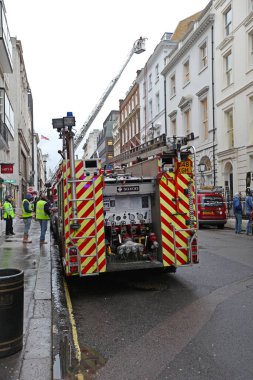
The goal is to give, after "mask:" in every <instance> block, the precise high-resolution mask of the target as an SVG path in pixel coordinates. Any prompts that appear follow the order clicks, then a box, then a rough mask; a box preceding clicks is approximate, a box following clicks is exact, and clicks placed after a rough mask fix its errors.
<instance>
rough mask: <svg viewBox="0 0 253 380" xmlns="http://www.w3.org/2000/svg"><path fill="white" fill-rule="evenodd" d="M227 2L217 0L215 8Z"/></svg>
mask: <svg viewBox="0 0 253 380" xmlns="http://www.w3.org/2000/svg"><path fill="white" fill-rule="evenodd" d="M225 2H226V0H217V1H216V3H215V4H214V8H215V9H218V8H220V7H221V6H222V5H223V4H224V3H225Z"/></svg>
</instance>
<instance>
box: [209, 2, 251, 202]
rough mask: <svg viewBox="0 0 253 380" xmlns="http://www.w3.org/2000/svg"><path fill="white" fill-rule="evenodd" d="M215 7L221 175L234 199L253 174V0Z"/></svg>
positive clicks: (217, 106) (218, 3)
mask: <svg viewBox="0 0 253 380" xmlns="http://www.w3.org/2000/svg"><path fill="white" fill-rule="evenodd" d="M213 6H214V12H215V24H216V28H215V58H216V73H215V99H216V122H217V126H218V128H217V139H218V149H217V157H218V168H219V172H218V175H219V181H220V182H221V183H222V184H223V186H225V187H226V188H227V190H228V192H229V193H230V195H231V196H232V194H233V193H234V192H237V191H242V192H245V188H246V173H247V172H253V1H250V0H240V1H238V0H230V1H227V0H216V1H214V4H213ZM251 187H253V185H252V182H251Z"/></svg>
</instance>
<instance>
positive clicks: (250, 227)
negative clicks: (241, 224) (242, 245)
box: [245, 188, 253, 235]
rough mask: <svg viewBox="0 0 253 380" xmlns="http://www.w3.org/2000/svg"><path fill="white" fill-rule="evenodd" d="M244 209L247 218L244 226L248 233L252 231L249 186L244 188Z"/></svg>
mask: <svg viewBox="0 0 253 380" xmlns="http://www.w3.org/2000/svg"><path fill="white" fill-rule="evenodd" d="M245 211H246V216H247V218H248V222H247V226H246V234H247V235H249V234H250V233H251V232H252V211H253V203H252V191H251V190H250V189H249V188H247V190H246V198H245Z"/></svg>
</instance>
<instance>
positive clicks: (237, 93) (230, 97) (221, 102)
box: [216, 81, 253, 107]
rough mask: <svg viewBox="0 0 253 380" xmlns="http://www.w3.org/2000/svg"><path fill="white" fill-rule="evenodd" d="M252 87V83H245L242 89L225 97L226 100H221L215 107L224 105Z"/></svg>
mask: <svg viewBox="0 0 253 380" xmlns="http://www.w3.org/2000/svg"><path fill="white" fill-rule="evenodd" d="M252 86H253V81H251V82H249V83H247V84H246V85H245V86H243V87H242V88H240V89H239V90H237V91H235V92H233V93H232V94H231V95H229V96H227V97H226V98H224V99H222V100H221V101H219V102H218V103H216V106H217V107H220V106H221V105H222V104H224V103H226V102H227V101H229V100H231V99H233V98H234V97H235V96H237V95H239V94H240V93H241V92H243V91H245V90H247V89H248V88H252Z"/></svg>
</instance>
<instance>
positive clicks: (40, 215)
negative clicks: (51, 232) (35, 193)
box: [35, 194, 51, 244]
mask: <svg viewBox="0 0 253 380" xmlns="http://www.w3.org/2000/svg"><path fill="white" fill-rule="evenodd" d="M50 214H51V210H50V203H49V202H48V200H47V197H46V196H45V195H44V194H43V195H41V197H40V199H39V200H38V201H37V203H36V211H35V218H36V220H38V221H39V223H40V244H47V242H46V241H45V238H46V232H47V225H48V221H49V219H50Z"/></svg>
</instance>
